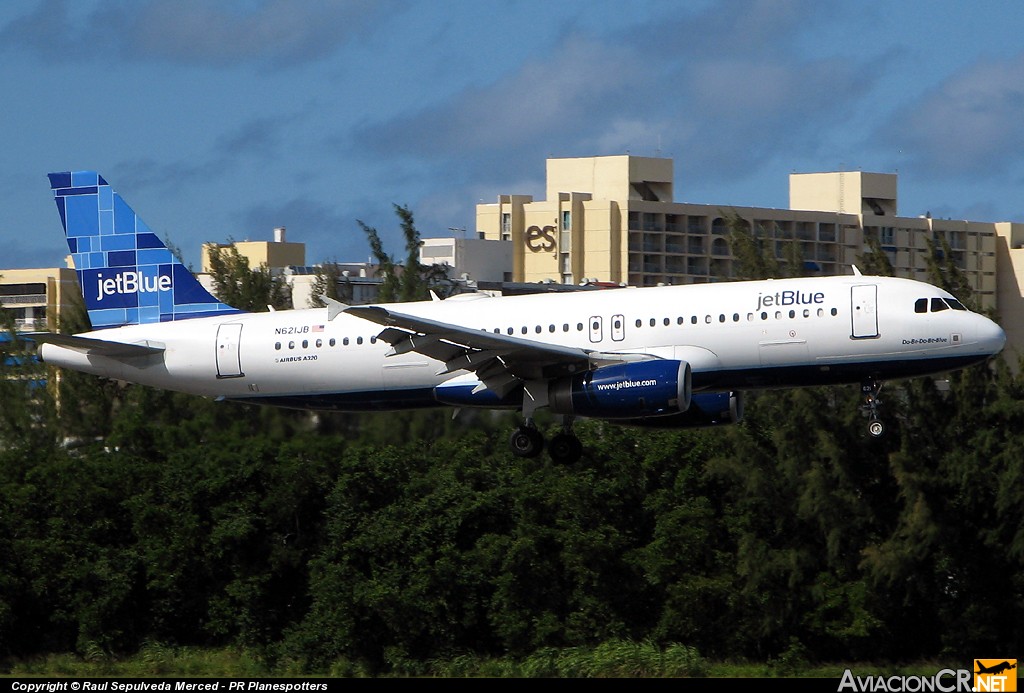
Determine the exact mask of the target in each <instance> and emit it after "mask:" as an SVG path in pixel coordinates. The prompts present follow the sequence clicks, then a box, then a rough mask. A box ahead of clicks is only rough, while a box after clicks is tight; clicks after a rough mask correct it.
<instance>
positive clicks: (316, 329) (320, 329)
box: [313, 325, 324, 332]
mask: <svg viewBox="0 0 1024 693" xmlns="http://www.w3.org/2000/svg"><path fill="white" fill-rule="evenodd" d="M313 331H314V332H323V331H324V326H323V325H313Z"/></svg>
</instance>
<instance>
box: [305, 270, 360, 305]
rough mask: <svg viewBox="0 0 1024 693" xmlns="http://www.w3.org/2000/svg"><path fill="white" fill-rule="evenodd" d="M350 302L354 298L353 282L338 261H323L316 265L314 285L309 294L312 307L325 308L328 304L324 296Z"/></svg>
mask: <svg viewBox="0 0 1024 693" xmlns="http://www.w3.org/2000/svg"><path fill="white" fill-rule="evenodd" d="M324 296H326V297H327V298H331V299H334V300H335V301H341V302H342V303H349V302H350V301H351V300H352V283H351V282H350V281H349V279H348V277H346V276H345V275H344V274H343V272H342V269H341V265H339V264H338V263H337V262H323V263H321V264H319V265H317V267H316V271H315V273H314V276H313V286H312V290H311V291H310V295H309V307H310V308H323V307H324V306H326V305H327V304H326V303H325V302H324V300H323V297H324Z"/></svg>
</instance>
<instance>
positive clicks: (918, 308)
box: [914, 298, 928, 313]
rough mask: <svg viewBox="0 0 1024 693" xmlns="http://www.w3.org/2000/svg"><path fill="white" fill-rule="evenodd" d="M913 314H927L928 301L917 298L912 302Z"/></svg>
mask: <svg viewBox="0 0 1024 693" xmlns="http://www.w3.org/2000/svg"><path fill="white" fill-rule="evenodd" d="M914 312H915V313H927V312H928V299H927V298H919V299H917V300H916V301H914Z"/></svg>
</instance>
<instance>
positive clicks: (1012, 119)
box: [875, 53, 1024, 179]
mask: <svg viewBox="0 0 1024 693" xmlns="http://www.w3.org/2000/svg"><path fill="white" fill-rule="evenodd" d="M1022 121H1024V53H1020V54H1018V55H1016V56H1014V57H1012V58H1009V59H1006V60H1001V61H986V62H979V63H975V64H972V65H971V66H969V67H968V68H966V69H964V70H962V71H961V72H959V73H958V74H955V75H953V76H952V77H950V78H948V79H947V80H945V81H944V82H942V83H941V84H940V85H938V87H936V88H935V89H933V90H931V91H929V92H927V93H925V94H924V95H922V96H921V98H920V99H918V100H917V101H915V102H913V103H910V104H907V105H905V106H903V107H902V108H900V109H899V110H898V111H897V112H895V113H894V114H893V116H892V117H891V119H890V120H888V122H886V123H885V124H884V125H883V126H882V127H881V128H880V129H879V131H878V132H877V133H875V135H876V138H877V140H878V141H880V142H882V143H883V144H884V145H885V146H887V147H888V148H889V149H890V150H893V151H899V152H904V153H905V154H903V156H902V157H900V168H901V169H907V170H911V171H913V173H914V175H915V176H918V177H920V178H922V179H926V178H927V179H935V178H942V177H946V176H960V175H971V176H980V177H986V178H990V177H997V176H1003V175H1005V174H1006V173H1007V172H1008V171H1010V170H1011V169H1012V168H1013V167H1014V166H1015V165H1019V163H1020V158H1019V155H1018V152H1020V151H1021V150H1022V148H1024V128H1022V127H1021V122H1022Z"/></svg>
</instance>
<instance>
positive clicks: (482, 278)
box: [420, 237, 512, 282]
mask: <svg viewBox="0 0 1024 693" xmlns="http://www.w3.org/2000/svg"><path fill="white" fill-rule="evenodd" d="M420 264H422V265H442V266H447V267H448V268H450V269H449V271H448V276H449V277H450V278H451V279H456V280H462V281H473V282H506V281H512V271H511V268H512V244H511V243H510V242H508V241H501V240H495V239H491V240H487V239H483V238H457V237H451V238H424V239H423V240H422V241H421V242H420Z"/></svg>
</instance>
